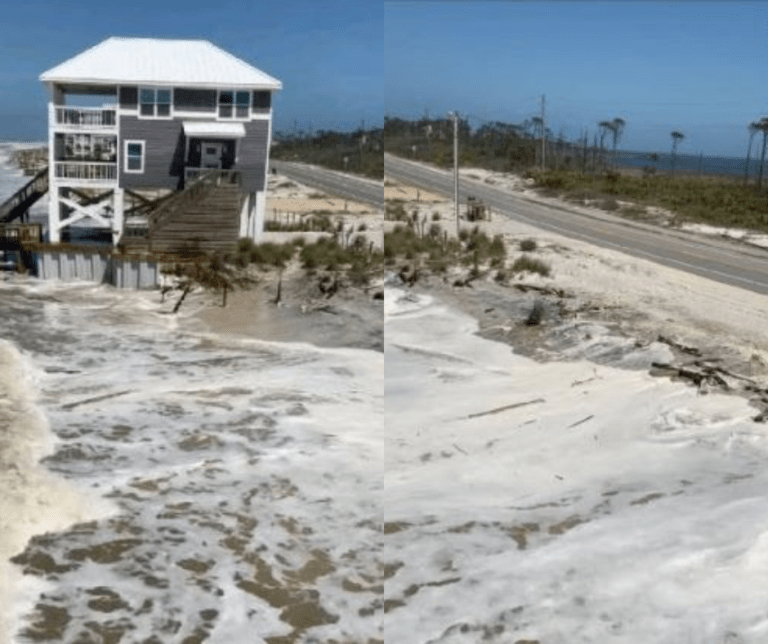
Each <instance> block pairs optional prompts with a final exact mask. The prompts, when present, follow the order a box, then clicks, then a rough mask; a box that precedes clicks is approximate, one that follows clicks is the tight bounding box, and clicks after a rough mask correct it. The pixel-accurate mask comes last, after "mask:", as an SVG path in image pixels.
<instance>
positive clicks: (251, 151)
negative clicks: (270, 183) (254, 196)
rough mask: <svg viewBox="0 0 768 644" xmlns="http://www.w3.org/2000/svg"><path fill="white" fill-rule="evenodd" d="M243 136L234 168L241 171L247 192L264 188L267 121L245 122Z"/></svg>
mask: <svg viewBox="0 0 768 644" xmlns="http://www.w3.org/2000/svg"><path fill="white" fill-rule="evenodd" d="M244 125H245V138H243V139H242V140H241V141H240V146H239V147H240V150H239V153H238V159H237V165H236V168H238V169H239V170H241V171H242V173H243V188H245V189H246V190H247V191H248V192H261V191H262V190H264V168H265V166H266V163H267V154H268V153H269V151H268V150H267V137H268V136H269V121H267V120H261V121H250V122H248V123H245V124H244Z"/></svg>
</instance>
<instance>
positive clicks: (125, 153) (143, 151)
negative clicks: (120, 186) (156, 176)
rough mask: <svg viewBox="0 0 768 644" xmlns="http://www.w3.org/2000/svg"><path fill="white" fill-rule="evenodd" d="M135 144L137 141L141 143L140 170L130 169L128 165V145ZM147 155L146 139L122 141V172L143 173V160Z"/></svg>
mask: <svg viewBox="0 0 768 644" xmlns="http://www.w3.org/2000/svg"><path fill="white" fill-rule="evenodd" d="M132 143H133V144H136V143H138V144H139V145H141V169H140V170H131V169H130V168H129V167H128V146H129V145H130V144H132ZM146 156H147V142H146V141H140V140H138V139H127V140H126V141H124V145H123V172H125V173H126V174H144V165H145V163H144V161H145V159H146Z"/></svg>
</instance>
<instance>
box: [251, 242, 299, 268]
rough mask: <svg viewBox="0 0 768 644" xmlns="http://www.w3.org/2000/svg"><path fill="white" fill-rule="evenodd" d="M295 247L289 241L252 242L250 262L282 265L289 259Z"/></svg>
mask: <svg viewBox="0 0 768 644" xmlns="http://www.w3.org/2000/svg"><path fill="white" fill-rule="evenodd" d="M295 251H296V247H295V246H294V245H293V244H291V243H286V244H275V243H273V242H265V243H263V244H258V245H257V244H254V245H253V246H252V247H251V249H250V260H251V263H252V264H268V265H271V266H284V265H285V263H286V262H288V261H290V260H291V258H292V257H293V254H294V253H295Z"/></svg>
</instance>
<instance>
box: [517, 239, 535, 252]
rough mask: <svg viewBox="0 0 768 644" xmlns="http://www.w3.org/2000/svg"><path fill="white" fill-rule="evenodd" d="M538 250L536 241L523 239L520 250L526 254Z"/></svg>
mask: <svg viewBox="0 0 768 644" xmlns="http://www.w3.org/2000/svg"><path fill="white" fill-rule="evenodd" d="M537 248H538V245H537V244H536V240H535V239H523V240H521V241H520V250H521V251H523V252H524V253H531V252H533V251H535V250H536V249H537Z"/></svg>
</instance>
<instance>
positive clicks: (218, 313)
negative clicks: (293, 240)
mask: <svg viewBox="0 0 768 644" xmlns="http://www.w3.org/2000/svg"><path fill="white" fill-rule="evenodd" d="M323 277H324V275H323V274H320V273H317V274H314V275H308V274H307V273H306V272H305V271H303V270H301V269H299V268H298V267H293V268H291V269H289V270H286V272H285V274H284V275H283V279H282V286H281V287H280V301H279V303H277V304H276V303H275V300H276V299H277V289H278V275H277V272H276V271H270V272H269V273H265V274H263V275H262V277H261V281H260V283H259V284H256V285H254V286H253V287H252V288H249V289H240V290H236V291H233V292H230V293H229V294H228V295H227V304H226V306H222V297H221V294H218V293H205V294H202V293H201V294H199V295H198V297H197V303H196V306H197V310H196V313H195V315H194V316H193V318H192V319H191V324H192V325H200V326H201V328H204V329H205V330H207V331H209V332H213V333H217V334H224V335H234V336H241V337H249V338H254V339H257V340H269V341H276V342H306V343H308V344H312V345H315V346H319V347H348V348H356V349H372V350H374V351H383V350H384V313H383V308H382V302H383V299H382V298H381V294H382V287H381V285H380V280H379V282H378V283H377V282H372V283H371V285H370V286H367V287H361V286H353V285H351V284H349V282H348V281H347V280H346V279H344V278H343V277H340V278H339V279H340V280H341V286H340V288H339V289H338V290H337V291H336V292H335V293H333V294H330V293H323V292H322V291H321V289H320V286H319V283H320V281H321V280H322V279H323ZM332 280H333V277H332V276H331V275H328V276H327V279H326V281H325V284H326V286H324V288H326V289H328V288H330V287H331V285H332Z"/></svg>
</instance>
